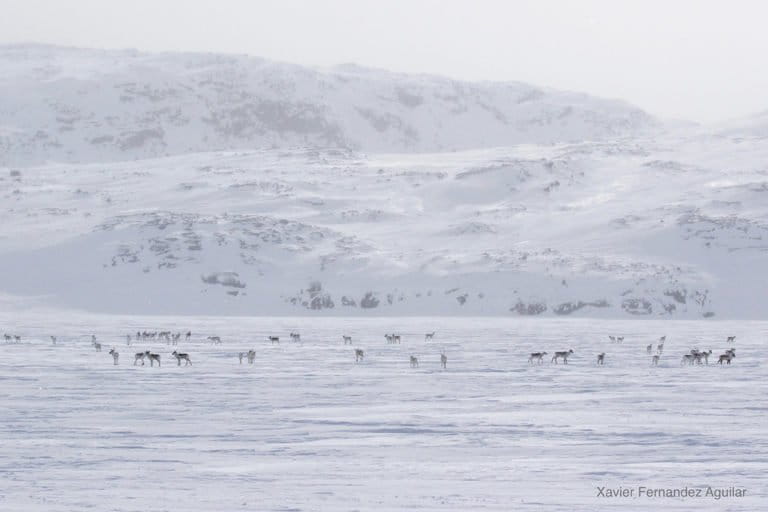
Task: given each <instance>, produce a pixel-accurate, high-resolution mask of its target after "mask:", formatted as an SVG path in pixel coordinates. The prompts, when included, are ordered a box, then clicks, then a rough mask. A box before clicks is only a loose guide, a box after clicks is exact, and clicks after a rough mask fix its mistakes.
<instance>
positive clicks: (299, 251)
mask: <svg viewBox="0 0 768 512" xmlns="http://www.w3.org/2000/svg"><path fill="white" fill-rule="evenodd" d="M766 162H768V145H766V144H765V143H764V142H762V141H760V140H746V141H745V140H742V139H738V138H737V139H734V140H730V139H727V138H717V139H712V138H709V137H701V138H699V137H694V138H690V139H682V138H681V139H671V138H664V139H658V140H656V139H633V140H623V141H614V142H580V143H572V144H571V143H563V144H555V145H518V146H514V147H509V148H501V149H486V150H474V151H465V152H452V153H436V154H399V155H398V154H382V155H366V154H362V153H358V152H354V151H349V150H317V149H294V150H283V149H275V150H251V151H239V152H219V153H216V152H212V153H196V154H189V155H182V156H176V157H166V158H159V159H153V160H142V161H132V162H122V163H111V164H107V163H94V164H50V165H45V166H37V167H26V168H22V167H5V168H0V200H2V208H1V209H0V268H2V269H3V276H2V279H0V292H2V293H5V294H11V295H13V296H17V297H25V298H26V299H25V300H26V301H27V302H28V301H29V300H32V299H30V297H34V300H35V301H38V302H42V303H45V304H50V305H55V306H68V307H79V308H84V309H89V310H95V311H110V312H122V313H209V314H294V315H296V314H334V315H357V314H368V315H370V314H378V315H407V314H450V315H461V314H464V315H484V314H492V315H515V316H516V315H523V316H532V315H542V316H567V315H572V316H621V317H632V318H639V317H642V318H656V317H665V318H667V317H681V318H702V317H712V316H714V317H716V318H723V317H724V318H741V317H751V318H762V317H764V316H765V315H766V313H768V304H766V300H765V290H766V285H768V279H767V278H766V274H765V263H766V261H767V258H768V167H766Z"/></svg>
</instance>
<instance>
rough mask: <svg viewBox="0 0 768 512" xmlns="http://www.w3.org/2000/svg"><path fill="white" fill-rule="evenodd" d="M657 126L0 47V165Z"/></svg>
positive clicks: (175, 58)
mask: <svg viewBox="0 0 768 512" xmlns="http://www.w3.org/2000/svg"><path fill="white" fill-rule="evenodd" d="M657 126H658V123H657V121H655V120H654V119H653V118H652V117H650V116H649V115H648V114H646V113H645V112H643V111H642V110H640V109H637V108H635V107H633V106H631V105H628V104H626V103H624V102H621V101H614V100H605V99H600V98H594V97H591V96H587V95H585V94H578V93H571V92H561V91H555V90H550V89H543V88H538V87H534V86H531V85H526V84H522V83H492V82H481V83H472V82H462V81H457V80H451V79H448V78H442V77H436V76H425V75H407V74H397V73H390V72H387V71H381V70H373V69H366V68H361V67H358V66H354V65H344V66H339V67H336V68H333V69H313V68H307V67H301V66H296V65H291V64H283V63H277V62H270V61H267V60H264V59H259V58H253V57H245V56H233V55H215V54H180V53H162V54H148V53H140V52H137V51H130V50H125V51H102V50H85V49H75V48H62V47H54V46H44V45H10V46H0V164H6V165H21V164H29V163H42V162H45V161H60V162H97V161H119V160H132V159H140V158H149V157H158V156H166V155H178V154H184V153H190V152H205V151H215V150H226V149H254V148H287V147H296V146H301V147H307V146H313V147H334V148H347V149H352V150H362V151H366V152H409V153H415V152H425V151H426V152H439V151H453V150H464V149H473V148H488V147H497V146H509V145H514V144H520V143H537V144H548V143H556V142H569V141H570V142H574V141H582V140H605V139H615V138H617V137H623V136H635V135H638V134H641V133H645V132H647V131H648V130H651V129H653V128H655V127H657Z"/></svg>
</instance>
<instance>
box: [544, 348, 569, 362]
mask: <svg viewBox="0 0 768 512" xmlns="http://www.w3.org/2000/svg"><path fill="white" fill-rule="evenodd" d="M571 354H573V349H570V350H567V351H566V350H564V351H562V352H555V355H554V356H552V361H550V362H554V363H555V364H557V360H558V359H560V358H562V359H563V364H568V356H570V355H571Z"/></svg>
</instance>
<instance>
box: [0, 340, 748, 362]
mask: <svg viewBox="0 0 768 512" xmlns="http://www.w3.org/2000/svg"><path fill="white" fill-rule="evenodd" d="M435 334H436V333H435V332H434V331H433V332H428V333H426V334H424V341H425V342H428V341H433V340H434V338H435ZM182 336H183V337H184V340H185V341H190V340H191V338H192V331H186V333H185V334H183V333H182V332H181V331H178V332H175V333H174V332H172V331H136V333H135V337H134V335H133V334H127V335H126V337H125V340H126V345H128V346H131V344H132V342H134V341H153V340H158V341H160V340H164V341H165V342H166V343H167V344H168V345H174V346H175V345H178V343H179V340H180V339H181V338H182ZM289 337H290V339H291V341H293V342H296V343H300V342H301V335H300V334H299V333H298V332H294V331H291V332H290V334H289ZM3 338H4V340H5V342H6V343H21V341H22V338H21V336H20V335H17V334H8V333H5V334H3ZM341 338H342V343H343V344H344V345H352V336H350V335H347V334H344V335H342V336H341ZM384 338H385V339H386V341H387V343H388V344H400V343H402V335H401V334H395V333H387V334H385V335H384ZM50 339H51V343H52V344H53V345H56V342H57V340H58V337H57V336H54V335H51V336H50ZM266 339H267V341H269V342H270V343H271V344H279V343H280V337H279V336H275V335H268V336H267V337H266ZM624 339H625V337H624V336H617V335H609V336H608V340H609V341H610V342H611V343H619V344H621V343H623V342H624ZM666 339H667V337H666V336H661V337H660V338H659V339H658V340H657V341H656V343H655V344H654V343H649V344H648V345H646V346H645V351H646V354H647V355H649V356H650V364H651V365H652V366H658V365H659V362H660V361H661V357H662V354H663V353H664V343H665V342H666ZM205 340H206V341H208V342H210V343H211V344H213V345H220V344H222V340H221V337H220V336H207V337H206V338H205ZM90 341H91V345H92V347H93V348H94V350H95V351H96V352H101V348H102V344H101V342H99V341H98V340H97V338H96V335H90ZM735 342H736V336H728V337H727V338H726V343H727V344H728V345H733V344H735ZM654 345H655V346H654ZM641 346H642V345H641ZM712 354H713V351H712V349H709V350H699V349H698V348H693V349H691V350H690V351H688V352H686V353H684V354H683V355H682V357H681V359H680V365H681V366H693V365H709V358H710V356H711V355H712ZM109 355H110V356H112V362H113V364H114V365H115V366H117V365H118V364H119V359H120V354H119V353H118V351H117V349H116V348H114V347H112V348H111V349H110V350H109ZM170 355H171V356H172V357H174V358H175V359H176V365H177V366H181V363H182V361H183V362H184V366H192V358H191V357H190V355H189V354H188V353H185V352H179V351H177V350H174V351H173V352H172V353H171V354H170ZM547 355H548V353H547V352H545V351H540V352H531V353H530V355H529V357H528V363H529V364H532V365H534V364H535V365H542V364H544V357H545V356H547ZM573 355H574V351H573V349H568V350H559V351H555V352H554V353H553V355H552V357H551V358H550V359H549V362H550V364H555V365H557V364H559V363H560V362H561V361H562V364H564V365H567V364H568V359H569V358H570V357H571V356H573ZM354 356H355V363H362V362H363V361H364V359H365V352H364V351H363V350H362V349H360V348H355V349H354ZM237 357H238V360H239V362H240V364H243V360H246V361H247V362H248V364H254V362H255V360H256V351H255V350H253V349H250V350H248V351H247V352H239V353H238V354H237ZM606 357H607V356H606V353H605V352H600V353H598V354H597V360H596V363H595V364H596V365H597V366H603V365H604V364H605V361H606ZM734 359H736V349H735V348H733V347H731V348H728V349H726V350H725V351H724V352H723V353H722V354H720V355H719V356H717V358H716V361H717V364H719V365H722V364H723V363H725V364H726V365H730V364H731V362H732V361H733V360H734ZM146 361H149V366H151V367H154V366H155V363H157V366H158V367H160V366H161V355H160V354H157V353H154V352H151V351H149V350H145V351H141V352H136V353H135V354H134V359H133V365H134V366H137V365H139V363H141V366H144V365H145V363H146ZM409 362H410V366H411V368H419V358H418V357H417V356H416V355H413V354H410V355H409ZM447 366H448V357H447V356H446V355H445V353H443V352H441V353H440V367H441V368H443V369H446V368H447Z"/></svg>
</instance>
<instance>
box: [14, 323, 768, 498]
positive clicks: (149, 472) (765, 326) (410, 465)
mask: <svg viewBox="0 0 768 512" xmlns="http://www.w3.org/2000/svg"><path fill="white" fill-rule="evenodd" d="M0 326H1V327H0V329H2V330H3V331H4V332H8V333H9V334H18V335H20V336H21V337H22V341H21V343H6V342H3V341H2V340H0V411H1V413H0V414H1V416H0V418H1V421H0V510H3V511H4V512H15V511H25V512H29V511H38V510H39V511H46V512H55V511H68V512H69V511H75V510H96V511H142V512H146V511H161V510H173V511H194V510H198V511H231V510H248V511H262V510H264V511H267V510H270V511H271V510H274V511H299V510H301V511H319V510H323V511H326V510H343V511H354V510H360V511H368V510H398V511H399V510H419V511H422V510H460V511H475V510H503V511H509V510H532V511H555V510H562V511H569V512H570V511H594V510H718V511H721V510H734V511H735V510H743V511H756V510H764V509H765V507H766V504H767V503H768V482H767V481H766V474H768V442H767V441H766V434H765V432H766V425H767V423H766V416H765V413H766V410H767V409H768V403H766V391H767V389H766V387H767V386H766V382H768V372H767V371H766V366H765V364H764V358H765V354H764V346H765V344H764V340H765V337H766V334H768V332H767V331H768V323H763V322H738V323H736V322H725V321H719V322H705V321H699V322H689V321H642V322H641V321H605V320H601V321H594V320H576V319H568V320H565V319H562V320H542V319H538V320H533V319H478V318H461V319H458V318H439V319H438V318H375V319H362V318H354V319H344V318H312V319H309V318H193V317H119V316H97V315H85V314H83V315H80V314H70V313H66V314H64V313H51V314H45V315H44V314H32V313H18V314H13V315H10V314H0ZM144 329H146V330H166V329H168V330H173V331H174V332H176V331H186V330H187V329H191V330H192V332H193V340H192V341H190V342H184V341H183V340H182V342H181V343H180V345H179V350H182V351H184V352H188V353H189V354H190V356H191V359H192V362H193V366H189V367H183V366H182V367H177V366H176V362H175V360H173V358H172V357H171V356H170V353H171V351H172V350H173V349H174V347H171V346H167V345H166V344H165V342H158V341H154V342H151V343H150V342H138V343H134V345H133V346H131V347H127V346H126V342H125V334H126V333H129V332H131V333H135V332H136V331H137V330H144ZM291 330H297V331H299V332H300V333H301V335H302V342H301V343H291V342H290V340H289V338H288V333H289V332H290V331H291ZM433 330H435V331H437V333H436V335H435V340H434V341H432V342H425V341H424V333H425V332H430V331H433ZM386 332H398V333H401V334H402V336H403V343H402V344H401V345H389V344H387V343H386V341H385V340H384V337H383V335H384V333H386ZM52 334H53V335H57V337H58V342H57V344H56V345H55V346H53V345H52V344H51V341H50V339H49V336H50V335H52ZM91 334H95V335H96V336H97V338H98V340H99V341H100V342H101V343H102V344H103V350H102V352H100V353H99V352H96V351H95V350H94V348H93V347H92V346H91V343H90V336H91ZM273 334H274V335H279V336H281V343H280V345H272V344H270V343H269V342H268V341H267V339H266V337H267V336H268V335H273ZM342 334H348V335H350V336H352V337H353V345H352V346H351V347H350V346H349V345H347V346H344V345H343V344H342V338H341V336H342ZM609 334H614V335H624V336H625V337H626V339H625V341H624V342H623V344H612V343H610V342H609V341H608V338H607V336H608V335H609ZM210 335H219V336H221V338H222V340H223V343H222V344H221V345H216V346H213V345H211V344H209V343H206V342H205V341H204V340H205V338H206V337H207V336H210ZM662 335H666V336H667V343H666V345H665V350H664V353H663V355H662V358H661V364H660V365H659V366H658V367H651V366H650V364H649V361H650V356H648V355H647V354H646V345H647V344H648V343H651V342H654V344H655V342H656V340H657V339H658V338H659V337H660V336H662ZM728 335H735V336H737V338H736V343H735V346H736V350H737V357H736V359H735V360H734V361H733V364H732V365H731V366H725V365H723V366H720V365H717V364H713V362H715V361H716V357H713V358H712V359H710V364H709V366H701V367H695V366H694V367H687V366H686V367H681V366H680V356H681V355H682V354H683V353H686V352H688V351H689V350H690V349H691V348H693V347H698V348H700V349H709V348H711V349H712V350H713V355H714V356H717V355H718V354H720V353H721V352H722V351H723V350H724V349H725V348H727V347H728V345H727V344H726V341H725V339H726V336H728ZM113 346H114V347H116V348H117V350H118V351H119V352H120V354H121V356H120V364H119V366H113V364H112V358H111V357H110V356H109V354H108V350H109V349H110V348H111V347H113ZM250 348H254V349H255V350H256V354H257V355H256V360H255V364H253V365H248V364H247V363H246V362H244V364H242V365H240V364H238V358H237V354H238V352H240V351H246V350H248V349H250ZM354 348H362V349H364V350H365V360H364V362H362V363H360V364H355V362H354V354H353V349H354ZM569 348H573V349H574V351H575V353H574V355H573V356H572V358H571V360H570V362H569V364H568V365H567V366H564V365H557V366H555V365H554V364H550V363H549V360H548V359H549V357H551V354H552V353H553V352H554V351H555V350H567V349H569ZM150 349H151V350H152V351H154V352H158V353H161V354H162V367H160V368H158V367H156V366H155V367H153V368H152V367H150V366H149V364H148V363H147V365H146V366H144V367H142V366H133V365H132V363H133V354H134V353H135V352H138V351H143V350H150ZM539 350H546V351H547V352H549V354H550V356H549V357H547V361H546V362H545V364H543V365H541V366H531V365H529V364H528V363H527V357H528V353H529V352H532V351H539ZM441 352H444V353H445V354H446V355H447V357H448V368H447V370H444V371H443V370H441V369H440V366H439V359H440V353H441ZM599 352H606V353H607V355H606V363H605V366H604V367H598V366H596V365H595V357H596V354H598V353H599ZM409 355H415V356H417V357H418V358H419V362H420V366H419V368H415V369H412V368H410V366H409ZM713 359H714V361H713ZM619 486H622V487H623V488H624V489H629V490H632V492H633V494H634V495H635V497H634V498H631V497H630V498H620V497H613V498H608V497H600V496H598V494H599V490H598V487H607V488H612V489H613V488H617V487H619ZM640 486H645V487H650V488H667V489H678V488H684V487H686V486H688V487H689V488H700V489H703V493H702V496H701V497H698V498H688V499H675V498H664V497H658V498H647V497H641V498H638V497H637V493H638V488H639V487H640ZM707 486H712V487H713V488H714V489H716V490H723V489H725V490H726V491H728V490H729V489H731V488H736V489H745V490H746V491H745V492H746V495H745V496H743V497H734V496H728V497H724V498H722V499H719V500H718V499H715V498H714V497H712V496H710V497H706V496H704V493H706V488H707Z"/></svg>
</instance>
